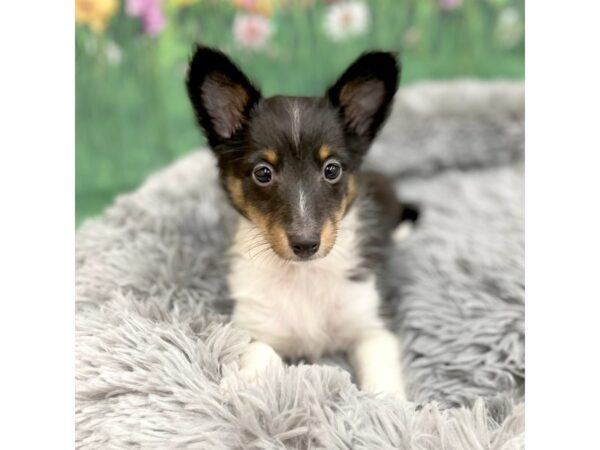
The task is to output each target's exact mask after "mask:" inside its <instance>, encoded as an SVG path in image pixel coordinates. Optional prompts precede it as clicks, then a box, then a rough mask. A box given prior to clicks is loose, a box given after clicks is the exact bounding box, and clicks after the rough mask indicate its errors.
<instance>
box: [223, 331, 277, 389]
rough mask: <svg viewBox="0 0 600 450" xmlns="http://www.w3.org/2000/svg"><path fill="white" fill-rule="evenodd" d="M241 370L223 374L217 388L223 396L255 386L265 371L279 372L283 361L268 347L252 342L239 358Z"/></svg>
mask: <svg viewBox="0 0 600 450" xmlns="http://www.w3.org/2000/svg"><path fill="white" fill-rule="evenodd" d="M240 365H241V368H240V369H239V370H231V371H229V372H228V373H225V375H224V376H223V378H222V380H221V383H220V384H219V388H220V390H221V392H222V393H223V394H228V393H232V392H237V391H239V390H240V389H244V388H247V387H249V386H253V385H256V384H257V383H258V382H259V380H260V378H261V377H264V375H265V374H266V373H267V371H280V370H282V369H283V361H282V360H281V358H280V357H279V355H278V354H277V353H276V352H275V350H273V349H272V348H271V347H270V346H268V345H266V344H263V343H262V342H253V343H251V344H249V345H248V348H247V349H246V351H244V353H243V354H242V356H241V358H240Z"/></svg>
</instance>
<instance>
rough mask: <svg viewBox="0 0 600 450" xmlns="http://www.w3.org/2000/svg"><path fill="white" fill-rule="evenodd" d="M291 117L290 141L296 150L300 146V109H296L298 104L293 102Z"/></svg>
mask: <svg viewBox="0 0 600 450" xmlns="http://www.w3.org/2000/svg"><path fill="white" fill-rule="evenodd" d="M291 116H292V140H293V141H294V145H295V146H296V150H297V149H298V147H299V145H300V108H298V103H297V102H296V101H295V100H294V101H293V102H292V107H291Z"/></svg>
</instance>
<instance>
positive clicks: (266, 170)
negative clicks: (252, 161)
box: [252, 163, 273, 186]
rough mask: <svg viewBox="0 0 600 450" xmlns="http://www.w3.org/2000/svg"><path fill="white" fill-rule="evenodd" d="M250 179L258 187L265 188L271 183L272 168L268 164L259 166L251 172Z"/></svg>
mask: <svg viewBox="0 0 600 450" xmlns="http://www.w3.org/2000/svg"><path fill="white" fill-rule="evenodd" d="M252 178H254V181H255V182H256V184H258V185H259V186H266V185H267V184H270V183H271V181H273V168H272V167H271V166H269V165H268V164H264V163H262V164H259V165H257V166H256V167H255V168H254V170H253V171H252Z"/></svg>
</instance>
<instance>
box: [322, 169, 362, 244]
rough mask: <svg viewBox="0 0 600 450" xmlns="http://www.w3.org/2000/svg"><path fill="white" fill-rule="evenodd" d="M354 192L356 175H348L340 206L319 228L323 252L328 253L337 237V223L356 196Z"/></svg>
mask: <svg viewBox="0 0 600 450" xmlns="http://www.w3.org/2000/svg"><path fill="white" fill-rule="evenodd" d="M356 193H357V184H356V177H355V176H354V175H350V178H349V179H348V188H347V190H346V195H344V197H343V198H342V202H341V203H340V207H339V208H338V210H337V211H336V212H335V214H334V215H333V219H329V220H328V221H327V222H325V224H324V225H323V228H322V230H321V243H322V248H323V249H324V251H325V254H327V253H329V252H330V251H331V249H332V248H333V245H334V244H335V240H336V237H337V224H338V223H339V222H340V221H341V220H342V218H343V217H344V214H346V211H347V210H348V206H350V204H351V203H352V202H353V201H354V199H355V198H356Z"/></svg>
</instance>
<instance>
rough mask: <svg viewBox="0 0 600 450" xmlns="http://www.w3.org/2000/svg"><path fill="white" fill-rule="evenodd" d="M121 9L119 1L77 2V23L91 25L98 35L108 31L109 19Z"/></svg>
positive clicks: (79, 0)
mask: <svg viewBox="0 0 600 450" xmlns="http://www.w3.org/2000/svg"><path fill="white" fill-rule="evenodd" d="M118 9H119V2H118V0H75V21H76V22H77V23H83V24H86V25H89V27H90V28H91V29H92V30H94V31H95V32H96V33H99V32H102V31H104V30H105V29H106V23H107V22H108V19H110V18H111V17H112V16H114V15H115V13H116V12H117V10H118Z"/></svg>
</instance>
